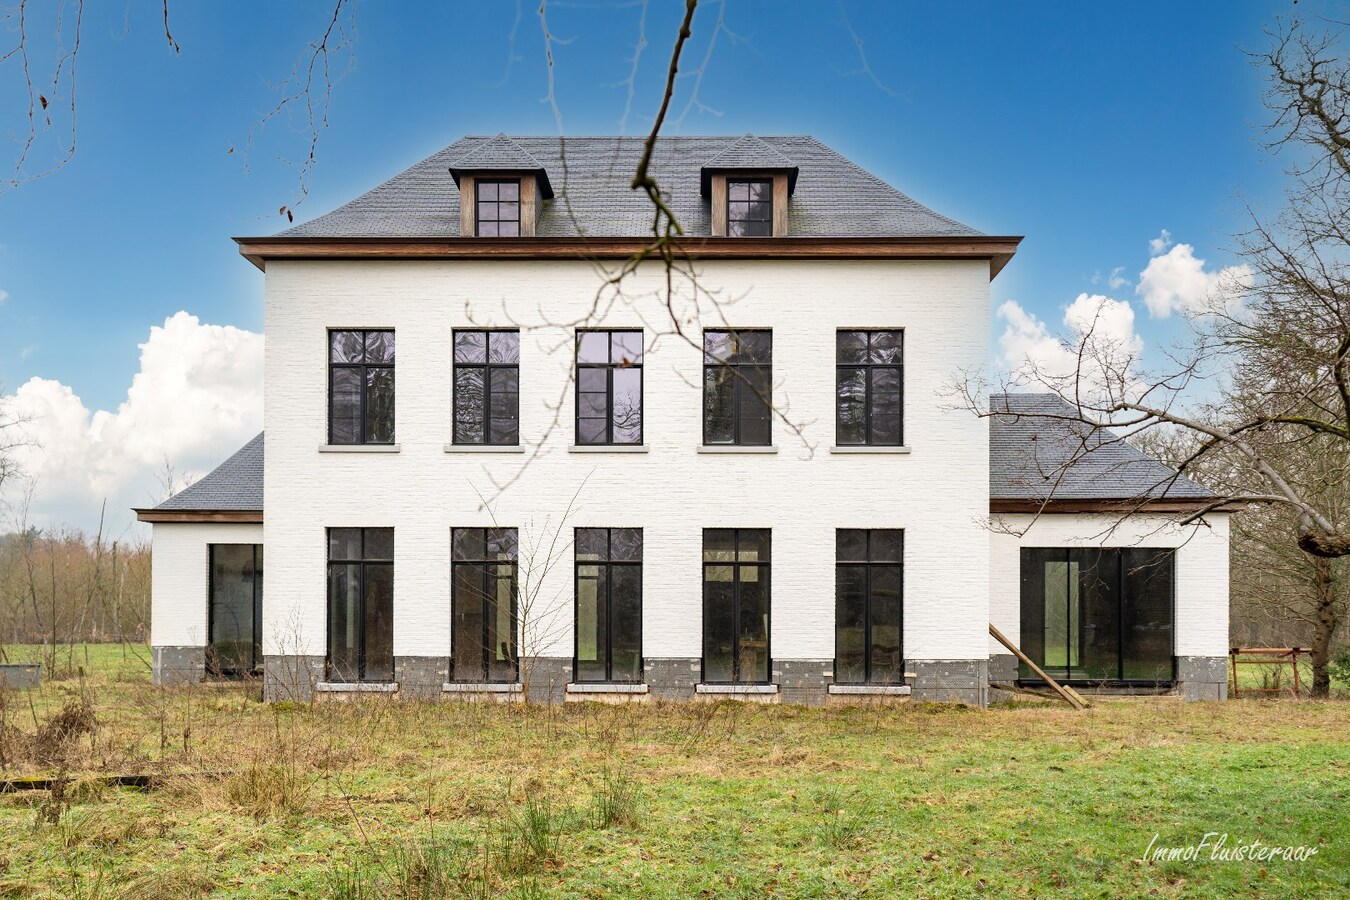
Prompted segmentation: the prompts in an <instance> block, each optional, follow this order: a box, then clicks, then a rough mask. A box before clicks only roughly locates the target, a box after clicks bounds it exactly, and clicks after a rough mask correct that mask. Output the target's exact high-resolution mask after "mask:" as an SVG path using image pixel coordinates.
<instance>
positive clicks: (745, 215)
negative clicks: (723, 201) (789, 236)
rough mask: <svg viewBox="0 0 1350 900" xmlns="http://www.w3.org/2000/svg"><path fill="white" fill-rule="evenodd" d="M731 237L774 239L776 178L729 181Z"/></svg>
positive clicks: (728, 232)
mask: <svg viewBox="0 0 1350 900" xmlns="http://www.w3.org/2000/svg"><path fill="white" fill-rule="evenodd" d="M727 236H728V237H772V236H773V180H772V179H769V178H752V179H735V178H728V179H727Z"/></svg>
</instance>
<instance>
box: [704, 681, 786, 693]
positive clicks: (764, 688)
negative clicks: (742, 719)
mask: <svg viewBox="0 0 1350 900" xmlns="http://www.w3.org/2000/svg"><path fill="white" fill-rule="evenodd" d="M694 693H696V694H732V695H736V694H776V693H778V685H776V684H701V683H700V684H696V685H694Z"/></svg>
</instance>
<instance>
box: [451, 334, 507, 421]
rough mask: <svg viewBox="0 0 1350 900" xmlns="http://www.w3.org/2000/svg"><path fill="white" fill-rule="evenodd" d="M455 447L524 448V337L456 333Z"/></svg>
mask: <svg viewBox="0 0 1350 900" xmlns="http://www.w3.org/2000/svg"><path fill="white" fill-rule="evenodd" d="M454 442H455V443H456V444H496V445H512V444H518V443H520V332H519V331H466V330H456V331H455V433H454Z"/></svg>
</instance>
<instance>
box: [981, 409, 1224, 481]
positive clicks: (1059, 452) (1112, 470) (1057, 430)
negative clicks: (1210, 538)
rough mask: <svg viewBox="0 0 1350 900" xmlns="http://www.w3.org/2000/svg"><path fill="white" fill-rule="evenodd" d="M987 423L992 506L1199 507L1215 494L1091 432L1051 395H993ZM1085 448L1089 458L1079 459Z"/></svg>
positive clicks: (1108, 436) (1104, 434)
mask: <svg viewBox="0 0 1350 900" xmlns="http://www.w3.org/2000/svg"><path fill="white" fill-rule="evenodd" d="M989 402H990V406H989V408H990V411H1000V412H1002V411H1004V410H1006V411H1007V413H1008V414H1006V415H995V416H993V417H991V418H990V420H989V497H990V499H991V500H1036V501H1043V500H1046V499H1052V500H1134V499H1142V498H1149V499H1164V498H1165V499H1168V500H1199V499H1205V498H1210V497H1213V495H1214V492H1213V491H1210V490H1208V489H1206V488H1204V487H1201V486H1200V485H1198V484H1196V483H1195V482H1194V481H1191V480H1190V479H1189V478H1185V477H1183V476H1180V475H1177V474H1176V472H1175V471H1173V470H1172V469H1170V468H1168V467H1167V466H1165V465H1163V464H1162V463H1160V462H1158V461H1157V460H1156V459H1153V458H1152V457H1150V456H1148V455H1146V454H1144V453H1143V452H1142V451H1140V450H1137V449H1136V448H1134V447H1132V446H1130V445H1129V444H1127V443H1125V442H1124V441H1123V440H1120V439H1119V437H1117V436H1116V435H1115V434H1113V433H1112V432H1110V431H1097V432H1093V431H1092V430H1091V429H1089V428H1088V427H1087V426H1085V425H1083V424H1082V423H1079V422H1072V421H1068V420H1066V419H1063V418H1053V417H1056V416H1073V415H1075V414H1076V413H1075V410H1074V408H1073V406H1071V405H1070V404H1069V403H1067V402H1065V401H1064V400H1063V399H1062V398H1060V397H1057V396H1055V395H1054V394H995V395H994V396H993V397H991V398H990V401H989ZM1089 448H1091V452H1090V453H1089V452H1085V451H1086V450H1087V449H1089Z"/></svg>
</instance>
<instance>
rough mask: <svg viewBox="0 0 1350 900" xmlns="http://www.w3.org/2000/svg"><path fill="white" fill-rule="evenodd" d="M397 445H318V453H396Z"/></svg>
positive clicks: (398, 448) (398, 446) (398, 447)
mask: <svg viewBox="0 0 1350 900" xmlns="http://www.w3.org/2000/svg"><path fill="white" fill-rule="evenodd" d="M399 450H400V445H398V444H320V445H319V452H320V453H397V452H399Z"/></svg>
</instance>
